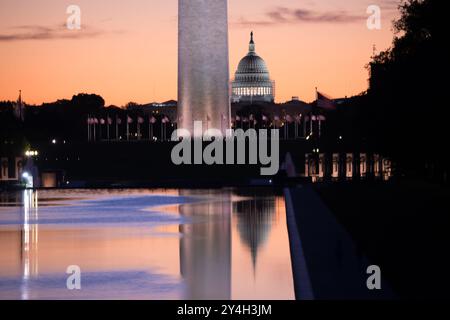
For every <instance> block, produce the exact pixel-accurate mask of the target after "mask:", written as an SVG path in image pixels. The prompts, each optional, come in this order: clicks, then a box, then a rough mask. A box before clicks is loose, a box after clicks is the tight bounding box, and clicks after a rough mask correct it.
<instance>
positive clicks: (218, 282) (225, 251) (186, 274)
mask: <svg viewBox="0 0 450 320" xmlns="http://www.w3.org/2000/svg"><path fill="white" fill-rule="evenodd" d="M206 192H208V191H202V192H199V191H197V192H196V191H189V190H183V191H180V195H181V196H194V195H202V196H204V195H205V193H206ZM210 193H211V191H210ZM211 196H214V197H220V198H219V199H217V201H208V202H205V203H198V204H189V205H185V206H181V207H180V214H181V215H182V216H184V217H187V218H189V219H192V222H193V223H192V224H184V225H181V226H180V233H181V234H182V238H181V240H180V268H181V275H182V276H183V278H184V280H185V281H186V296H185V298H186V299H194V300H198V299H214V300H215V299H218V300H229V299H231V209H232V207H231V192H225V191H221V192H220V193H218V194H217V195H215V194H214V193H211Z"/></svg>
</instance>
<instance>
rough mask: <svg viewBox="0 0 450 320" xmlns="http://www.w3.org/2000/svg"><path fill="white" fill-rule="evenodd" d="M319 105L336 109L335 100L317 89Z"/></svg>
mask: <svg viewBox="0 0 450 320" xmlns="http://www.w3.org/2000/svg"><path fill="white" fill-rule="evenodd" d="M317 107H318V108H321V109H324V110H336V104H335V103H334V101H333V100H332V99H331V98H329V97H328V96H326V95H325V94H323V93H320V92H319V91H317Z"/></svg>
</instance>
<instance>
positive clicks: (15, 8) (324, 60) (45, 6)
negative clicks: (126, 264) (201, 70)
mask: <svg viewBox="0 0 450 320" xmlns="http://www.w3.org/2000/svg"><path fill="white" fill-rule="evenodd" d="M399 2H400V0H342V1H337V0H305V1H300V0H229V37H230V39H229V43H230V76H231V77H232V76H233V74H234V72H235V70H236V67H237V64H238V63H239V60H240V59H241V58H242V57H243V56H244V55H245V54H246V53H247V51H248V41H249V34H250V31H252V30H253V31H254V32H255V42H256V51H257V53H258V54H259V55H260V56H261V57H262V58H263V59H264V60H265V61H266V63H267V64H268V67H269V70H270V73H271V77H272V79H273V80H275V81H276V101H277V102H283V101H286V100H290V98H291V97H292V96H299V98H300V99H302V100H304V101H312V100H313V99H314V95H315V91H314V88H315V87H318V88H319V90H320V91H323V92H324V93H327V94H328V95H330V96H332V97H336V98H337V97H343V96H351V95H354V94H358V93H360V92H362V91H364V90H366V89H367V79H368V72H367V70H366V69H365V65H366V64H367V63H368V62H369V61H370V57H371V55H372V53H373V45H376V48H377V50H378V51H380V50H384V49H386V48H388V47H389V46H390V45H391V42H392V37H393V31H392V20H393V19H395V18H396V17H398V10H397V5H398V4H399ZM71 4H75V5H78V6H79V7H80V8H81V28H82V29H81V30H68V29H67V28H66V27H65V24H66V20H67V18H68V16H69V15H68V14H67V13H66V9H67V7H68V6H69V5H71ZM369 5H378V6H380V8H381V10H382V11H381V14H382V16H381V17H382V28H381V30H369V29H368V28H367V25H366V21H367V18H368V17H369V14H368V13H367V12H366V11H367V7H368V6H369ZM19 89H21V90H22V92H23V98H24V100H25V102H27V103H30V104H40V103H42V102H51V101H55V100H57V99H62V98H68V99H70V98H71V97H72V95H74V94H77V93H81V92H86V93H96V94H99V95H101V96H102V97H103V98H104V99H105V100H106V104H107V105H110V104H115V105H118V106H122V105H125V104H126V103H127V102H129V101H134V102H137V103H149V102H154V101H166V100H169V99H176V98H177V0H127V1H123V0H122V1H119V0H71V1H66V0H34V1H30V0H0V100H16V99H17V96H18V91H19Z"/></svg>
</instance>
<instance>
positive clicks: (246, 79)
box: [231, 32, 275, 103]
mask: <svg viewBox="0 0 450 320" xmlns="http://www.w3.org/2000/svg"><path fill="white" fill-rule="evenodd" d="M274 100H275V82H274V81H272V80H271V79H270V75H269V70H268V68H267V65H266V63H265V61H264V60H263V59H262V58H261V57H260V56H258V55H257V54H256V51H255V42H254V40H253V32H252V33H251V36H250V44H249V52H248V54H247V55H246V56H245V57H244V58H242V60H241V61H240V62H239V65H238V68H237V71H236V73H235V77H234V80H233V81H232V82H231V102H233V103H240V102H250V103H253V102H269V103H271V102H274Z"/></svg>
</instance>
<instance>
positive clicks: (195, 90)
mask: <svg viewBox="0 0 450 320" xmlns="http://www.w3.org/2000/svg"><path fill="white" fill-rule="evenodd" d="M178 11H179V12H178V123H179V126H178V128H180V129H186V130H189V131H190V133H191V134H192V135H193V128H194V122H195V121H202V122H203V123H204V127H205V128H208V129H212V128H214V129H219V130H221V131H222V132H223V133H225V130H226V129H229V128H230V97H229V62H228V17H227V16H228V12H227V11H228V10H227V0H179V1H178Z"/></svg>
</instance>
